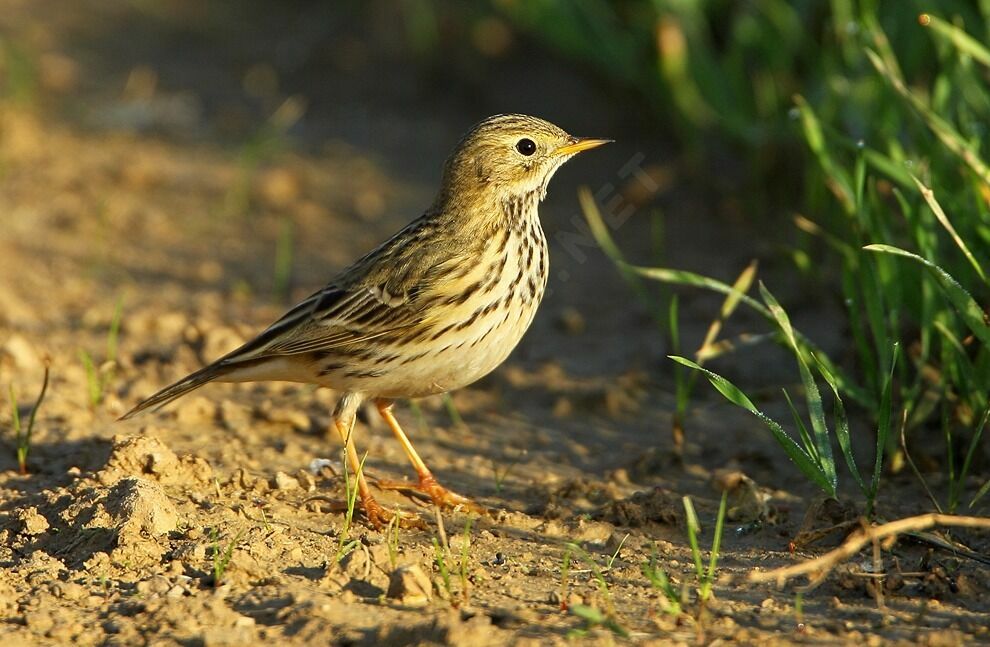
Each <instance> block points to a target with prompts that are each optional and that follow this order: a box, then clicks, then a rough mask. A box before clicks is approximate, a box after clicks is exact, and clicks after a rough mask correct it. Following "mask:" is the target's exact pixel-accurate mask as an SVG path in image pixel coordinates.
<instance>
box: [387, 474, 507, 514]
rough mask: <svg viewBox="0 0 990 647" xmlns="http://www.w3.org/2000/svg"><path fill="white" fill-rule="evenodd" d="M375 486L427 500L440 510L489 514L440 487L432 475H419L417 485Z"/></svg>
mask: <svg viewBox="0 0 990 647" xmlns="http://www.w3.org/2000/svg"><path fill="white" fill-rule="evenodd" d="M375 485H376V486H377V487H379V488H381V489H383V490H395V491H397V492H402V493H403V494H407V495H411V496H415V497H418V498H420V499H428V500H430V501H432V502H433V503H435V504H436V505H438V506H440V507H441V508H451V509H455V510H457V509H459V510H461V511H463V512H470V513H474V514H489V510H488V508H486V507H484V506H482V505H480V504H478V503H475V502H474V501H472V500H471V499H469V498H467V497H466V496H464V495H461V494H458V493H457V492H454V491H453V490H448V489H447V488H445V487H444V486H442V485H440V483H439V482H437V479H436V477H434V476H433V475H432V474H425V475H421V476H420V478H419V483H417V484H413V483H409V482H406V481H375Z"/></svg>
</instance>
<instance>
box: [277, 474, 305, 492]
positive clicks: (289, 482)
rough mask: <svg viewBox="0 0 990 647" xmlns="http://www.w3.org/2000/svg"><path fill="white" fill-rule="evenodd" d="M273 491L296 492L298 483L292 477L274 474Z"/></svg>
mask: <svg viewBox="0 0 990 647" xmlns="http://www.w3.org/2000/svg"><path fill="white" fill-rule="evenodd" d="M275 489H277V490H298V489H299V481H298V480H297V479H296V478H295V477H294V476H289V475H288V474H286V473H285V472H275Z"/></svg>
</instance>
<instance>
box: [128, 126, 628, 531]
mask: <svg viewBox="0 0 990 647" xmlns="http://www.w3.org/2000/svg"><path fill="white" fill-rule="evenodd" d="M608 141H610V140H607V139H590V138H578V137H572V136H570V135H568V134H567V133H566V132H564V131H563V130H561V129H560V128H558V127H557V126H554V125H553V124H551V123H548V122H546V121H543V120H542V119H537V118H535V117H528V116H526V115H514V114H509V115H497V116H494V117H489V118H488V119H485V120H484V121H482V122H481V123H479V124H477V125H476V126H475V127H474V128H472V129H471V130H470V131H469V132H468V133H467V134H466V135H464V137H463V138H462V139H461V141H460V143H459V144H458V145H457V147H456V148H455V149H454V152H453V154H451V156H450V157H449V158H448V159H447V162H446V164H445V165H444V169H443V178H442V180H441V184H440V190H439V191H438V192H437V195H436V198H435V200H434V201H433V205H432V206H431V207H430V208H429V209H427V210H426V213H424V214H423V215H422V216H420V217H419V218H417V219H416V220H414V221H412V222H411V223H409V224H408V225H407V226H406V227H405V228H404V229H402V230H401V231H399V233H397V234H395V235H394V236H392V238H390V239H389V240H387V241H386V242H385V243H383V244H382V245H380V246H379V247H378V248H377V249H375V250H374V251H372V252H371V253H369V254H367V255H366V256H364V257H363V258H361V259H359V260H358V261H357V262H355V263H354V264H353V265H352V266H351V267H349V268H348V269H346V270H344V271H343V272H342V273H341V274H339V275H338V276H337V277H335V278H334V279H333V280H331V281H330V282H329V283H328V284H327V285H326V286H325V287H324V288H322V289H321V290H320V291H318V292H316V293H315V294H313V295H312V296H310V297H309V298H308V299H306V300H305V301H303V302H302V303H300V304H299V305H297V306H295V307H294V308H292V309H291V310H289V311H288V312H287V313H286V314H285V315H284V316H283V317H282V318H281V319H279V320H278V321H276V322H275V323H273V324H272V325H271V326H269V327H268V329H267V330H265V331H264V332H262V333H261V334H260V335H258V336H257V337H256V338H254V339H253V340H251V341H249V342H247V343H246V344H244V345H243V346H241V347H240V348H238V349H237V350H235V351H233V352H231V353H229V354H227V355H225V356H224V357H221V358H220V359H218V360H217V361H215V362H213V363H212V364H210V365H209V366H206V367H204V368H202V369H200V370H198V371H196V372H195V373H192V374H191V375H189V376H187V377H185V378H183V379H182V380H180V381H178V382H176V383H175V384H173V385H172V386H169V387H167V388H165V389H162V390H161V391H159V392H158V393H156V394H155V395H153V396H151V397H150V398H148V399H147V400H144V401H143V402H141V403H140V404H138V405H137V406H136V407H134V408H133V409H132V410H131V411H130V412H128V413H127V414H126V415H125V416H124V418H130V417H131V416H133V415H135V414H137V413H139V412H140V411H143V410H144V409H147V408H149V407H154V406H160V405H163V404H166V403H168V402H171V401H172V400H174V399H176V398H178V397H180V396H182V395H185V394H186V393H188V392H190V391H192V390H193V389H195V388H198V387H200V386H202V385H203V384H206V383H207V382H212V381H219V382H250V381H259V380H286V381H291V382H305V383H311V384H318V385H321V386H327V387H330V388H332V389H334V390H336V391H339V392H340V393H341V394H342V396H341V398H340V400H339V402H338V404H337V407H336V409H335V410H334V413H333V424H334V426H335V427H336V429H337V432H338V433H339V434H340V437H341V439H342V440H343V442H344V445H345V448H346V453H347V460H348V463H349V465H350V468H351V471H352V473H354V474H357V475H358V489H359V494H360V497H361V506H362V509H363V511H364V514H365V516H366V517H367V518H368V520H369V521H370V522H371V523H372V524H374V525H376V526H381V525H382V524H384V523H386V522H387V520H388V519H389V518H390V515H389V513H388V512H386V511H385V510H384V509H383V508H382V507H381V506H380V505H379V504H378V503H377V502H376V501H375V499H374V497H373V496H372V494H371V490H370V489H369V488H368V484H367V482H366V480H365V478H364V475H363V473H360V471H359V469H358V468H359V466H360V461H359V459H358V454H357V451H356V450H355V448H354V437H353V434H352V433H351V432H352V430H353V428H354V419H355V414H356V412H357V409H358V406H359V405H360V404H361V403H362V402H363V401H364V400H367V399H369V398H370V399H373V400H374V402H375V404H376V405H377V407H378V411H379V412H380V413H381V415H382V417H383V418H384V419H385V422H387V423H388V425H389V427H391V429H392V431H393V433H395V436H396V438H398V440H399V442H400V443H402V447H403V449H404V450H405V452H406V454H407V456H408V457H409V460H410V461H411V462H412V464H413V466H414V467H415V468H416V472H417V474H418V475H419V486H418V488H417V489H418V490H420V491H421V492H423V493H425V494H427V495H429V496H430V497H431V498H432V499H433V501H434V502H435V503H437V504H439V505H443V506H458V505H460V506H464V507H467V508H475V507H476V506H474V504H473V503H472V502H471V501H470V500H469V499H466V498H464V497H462V496H460V495H459V494H456V493H454V492H452V491H450V490H448V489H446V488H444V487H443V486H442V485H440V484H439V483H437V481H436V479H435V478H434V477H433V474H432V473H431V472H430V470H429V469H428V468H427V467H426V464H425V463H424V462H423V460H422V459H421V458H420V457H419V454H417V453H416V450H415V449H413V446H412V443H411V442H409V439H408V438H407V437H406V435H405V434H404V433H403V431H402V429H401V428H400V427H399V423H398V422H397V421H396V419H395V417H394V416H393V415H392V400H393V399H395V398H415V397H421V396H426V395H433V394H437V393H444V392H447V391H450V390H452V389H457V388H460V387H462V386H465V385H467V384H470V383H472V382H474V381H475V380H477V379H479V378H481V377H482V376H484V375H486V374H488V373H489V372H490V371H492V370H493V369H494V368H495V367H496V366H498V365H499V364H501V363H502V362H503V361H504V360H505V358H506V357H507V356H508V355H509V353H510V352H511V351H512V349H513V348H515V346H516V344H517V343H519V339H520V338H521V337H522V336H523V333H525V332H526V329H527V328H528V327H529V325H530V323H531V322H532V321H533V316H534V315H535V314H536V308H537V306H538V305H539V303H540V299H541V298H542V297H543V291H544V288H545V287H546V284H547V276H548V272H549V259H548V254H547V241H546V237H545V236H544V235H543V228H542V227H541V226H540V220H539V218H538V216H537V207H538V205H539V203H540V201H541V200H542V199H543V198H544V197H545V196H546V193H547V183H548V182H549V181H550V178H551V176H553V174H554V173H555V172H556V171H557V169H558V168H560V166H561V164H563V163H564V162H566V161H567V160H568V159H570V158H571V157H572V156H573V155H574V154H576V153H578V152H580V151H583V150H587V149H589V148H595V147H596V146H600V145H602V144H604V143H606V142H608Z"/></svg>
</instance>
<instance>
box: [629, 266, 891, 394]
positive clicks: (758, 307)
mask: <svg viewBox="0 0 990 647" xmlns="http://www.w3.org/2000/svg"><path fill="white" fill-rule="evenodd" d="M628 267H629V269H630V271H632V272H635V273H636V274H639V275H640V276H644V277H646V278H649V279H652V280H655V281H660V282H661V283H669V284H671V285H686V286H690V287H697V288H703V289H706V290H711V291H712V292H719V293H721V294H736V295H738V298H739V302H740V303H743V304H745V305H747V306H749V307H750V308H752V309H753V310H754V311H756V312H757V313H759V314H760V315H761V316H763V317H764V318H765V319H766V320H767V321H769V322H770V323H774V322H775V319H774V317H773V315H772V314H771V313H770V310H768V309H767V307H766V306H764V305H763V304H762V303H760V302H759V301H757V300H756V299H754V298H753V297H750V296H747V295H745V294H739V292H738V291H737V290H734V289H733V288H732V287H731V286H730V285H727V284H726V283H723V282H721V281H718V280H716V279H713V278H709V277H707V276H702V275H700V274H695V273H694V272H688V271H685V270H672V269H669V268H665V267H638V266H628ZM794 336H795V337H796V338H797V340H798V342H799V343H800V345H801V348H802V351H803V352H805V353H809V354H814V355H816V356H818V357H819V359H820V360H821V361H822V362H824V363H826V365H827V366H828V369H829V371H831V372H832V375H834V376H835V379H836V382H837V383H838V385H839V388H840V389H841V390H842V392H843V393H845V394H846V395H847V396H849V397H850V398H851V399H852V400H854V401H855V402H856V403H857V404H859V405H860V406H863V407H865V408H867V409H873V407H874V405H873V398H872V396H870V395H869V394H868V393H867V392H866V391H865V390H863V388H862V387H860V386H859V385H858V384H856V382H855V381H853V379H852V378H850V377H849V376H848V375H847V374H846V373H845V372H844V371H842V370H841V369H840V368H839V367H837V366H835V365H833V364H832V363H831V362H830V361H829V359H828V356H827V355H825V353H823V352H821V350H819V348H818V347H817V346H816V345H815V344H814V343H813V342H812V341H811V340H809V339H808V338H807V337H805V336H804V335H802V334H801V333H800V331H797V330H795V331H794Z"/></svg>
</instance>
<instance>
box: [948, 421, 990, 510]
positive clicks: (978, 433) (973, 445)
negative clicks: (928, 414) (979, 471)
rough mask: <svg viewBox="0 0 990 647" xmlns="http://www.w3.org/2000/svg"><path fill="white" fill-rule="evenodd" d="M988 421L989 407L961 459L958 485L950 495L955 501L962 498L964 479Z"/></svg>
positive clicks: (974, 430)
mask: <svg viewBox="0 0 990 647" xmlns="http://www.w3.org/2000/svg"><path fill="white" fill-rule="evenodd" d="M988 420H990V406H988V407H987V408H986V409H984V411H983V416H982V417H981V418H980V422H979V424H977V425H976V427H975V428H974V429H973V438H972V439H970V441H969V449H968V450H967V451H966V458H964V459H963V464H962V469H960V470H959V478H958V479H956V483H958V486H957V487H958V490H957V491H956V492H955V493H953V495H952V498H953V499H954V500H956V501H958V500H959V499H960V498H961V497H962V488H963V487H964V486H965V484H966V477H967V476H968V475H969V468H970V464H971V463H972V461H973V457H974V456H975V454H976V450H977V448H978V447H979V446H980V439H981V438H983V430H984V429H986V426H987V421H988Z"/></svg>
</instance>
